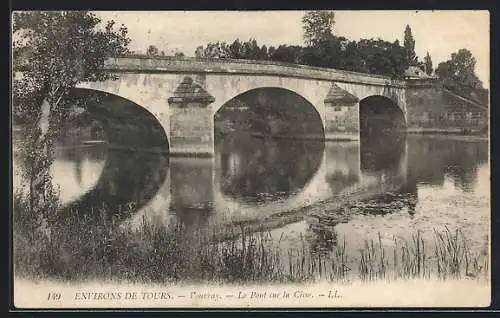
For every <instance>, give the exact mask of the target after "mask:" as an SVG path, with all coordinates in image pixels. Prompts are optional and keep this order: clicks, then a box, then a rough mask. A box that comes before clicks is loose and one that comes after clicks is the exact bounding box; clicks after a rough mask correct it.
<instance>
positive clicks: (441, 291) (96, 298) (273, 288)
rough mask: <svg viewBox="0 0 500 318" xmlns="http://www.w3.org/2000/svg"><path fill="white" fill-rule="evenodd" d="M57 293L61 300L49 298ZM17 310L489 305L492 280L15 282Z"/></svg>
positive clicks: (19, 279)
mask: <svg viewBox="0 0 500 318" xmlns="http://www.w3.org/2000/svg"><path fill="white" fill-rule="evenodd" d="M48 295H55V297H57V298H58V299H57V300H55V301H54V300H51V299H48ZM13 296H14V305H15V306H16V307H17V308H259V307H260V308H279V307H288V308H300V307H302V308H320V307H323V308H324V307H462V308H464V307H486V306H489V305H490V302H491V285H490V284H489V283H488V282H487V281H474V280H461V281H453V280H450V281H439V280H408V281H395V282H390V283H387V282H375V283H371V284H360V283H351V284H336V283H328V282H320V283H316V284H284V285H280V286H277V285H274V284H256V283H254V284H247V285H225V286H220V285H214V284H196V285H172V284H130V283H114V282H104V281H93V282H86V283H81V284H69V283H67V282H54V281H36V282H31V281H27V280H24V279H21V278H16V279H15V281H14V295H13Z"/></svg>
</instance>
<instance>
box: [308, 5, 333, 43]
mask: <svg viewBox="0 0 500 318" xmlns="http://www.w3.org/2000/svg"><path fill="white" fill-rule="evenodd" d="M334 24H335V12H333V11H308V12H306V13H305V14H304V16H303V17H302V29H303V31H304V42H305V43H306V45H307V46H318V45H320V43H321V42H322V41H324V40H327V39H329V38H330V37H331V36H332V34H333V26H334Z"/></svg>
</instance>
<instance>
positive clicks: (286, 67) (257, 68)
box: [105, 56, 406, 88]
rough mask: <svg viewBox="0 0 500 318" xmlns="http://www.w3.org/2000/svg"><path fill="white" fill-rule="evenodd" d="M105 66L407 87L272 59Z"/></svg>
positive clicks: (123, 60)
mask: <svg viewBox="0 0 500 318" xmlns="http://www.w3.org/2000/svg"><path fill="white" fill-rule="evenodd" d="M105 67H106V69H108V70H110V71H115V72H141V73H207V74H237V75H242V74H248V75H271V76H281V77H294V78H306V79H316V80H326V81H334V82H341V83H356V84H365V85H374V86H386V87H396V88H404V87H406V82H405V81H402V80H395V79H391V78H389V77H386V76H381V75H374V74H366V73H357V72H349V71H343V70H336V69H328V68H320V67H312V66H306V65H299V64H291V63H280V62H272V61H253V60H233V59H199V58H183V59H178V58H168V57H155V58H151V57H146V56H126V57H118V58H110V59H108V60H107V61H106V63H105Z"/></svg>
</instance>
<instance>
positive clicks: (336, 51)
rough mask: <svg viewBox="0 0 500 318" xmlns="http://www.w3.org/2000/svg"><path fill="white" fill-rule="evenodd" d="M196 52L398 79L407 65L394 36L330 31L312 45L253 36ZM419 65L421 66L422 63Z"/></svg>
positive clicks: (216, 44) (196, 52)
mask: <svg viewBox="0 0 500 318" xmlns="http://www.w3.org/2000/svg"><path fill="white" fill-rule="evenodd" d="M195 56H196V57H204V58H231V59H247V60H270V61H280V62H288V63H295V64H303V65H310V66H317V67H326V68H335V69H341V70H347V71H354V72H363V73H372V74H380V75H386V76H390V77H392V78H399V79H401V78H404V73H405V71H406V69H407V68H408V66H409V64H408V62H407V61H405V60H406V58H405V49H404V47H403V46H401V45H400V44H399V41H397V40H396V41H394V42H392V43H391V42H388V41H384V40H381V39H362V40H360V41H358V42H356V41H350V40H348V39H346V38H345V37H337V36H333V35H331V36H329V37H328V38H327V39H324V40H321V41H320V42H318V43H317V44H316V45H314V46H300V45H285V44H283V45H279V46H278V47H274V46H270V47H267V46H266V45H262V46H259V44H258V43H257V41H256V40H255V39H250V40H248V41H246V42H244V41H240V40H239V39H236V40H234V42H233V43H231V44H227V43H226V42H215V43H208V44H207V45H206V46H198V48H197V49H196V51H195ZM421 68H422V69H423V68H424V65H423V63H421Z"/></svg>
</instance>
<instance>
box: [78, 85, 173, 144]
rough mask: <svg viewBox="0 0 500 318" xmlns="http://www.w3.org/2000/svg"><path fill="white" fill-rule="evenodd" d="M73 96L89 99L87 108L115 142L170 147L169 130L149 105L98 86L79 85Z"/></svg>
mask: <svg viewBox="0 0 500 318" xmlns="http://www.w3.org/2000/svg"><path fill="white" fill-rule="evenodd" d="M71 95H72V98H75V99H76V100H78V99H81V98H83V99H88V98H90V103H88V105H87V110H88V112H89V113H90V115H91V116H93V117H94V118H95V119H96V120H98V121H100V122H101V123H102V124H103V126H104V130H105V132H106V135H107V137H108V139H109V140H108V141H109V142H110V143H112V144H113V145H116V146H119V147H124V148H131V149H146V150H161V151H163V152H166V151H168V149H169V144H170V143H169V139H170V138H169V130H168V126H167V125H165V123H166V121H164V120H163V119H162V118H161V117H160V118H158V116H157V115H155V114H154V113H153V112H152V111H151V110H150V109H148V107H145V106H143V105H141V104H138V103H137V102H135V101H133V100H130V99H128V98H126V97H123V96H120V95H117V94H114V93H110V92H107V91H105V90H99V89H94V88H82V87H79V88H75V89H74V90H73V91H72V93H71Z"/></svg>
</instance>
